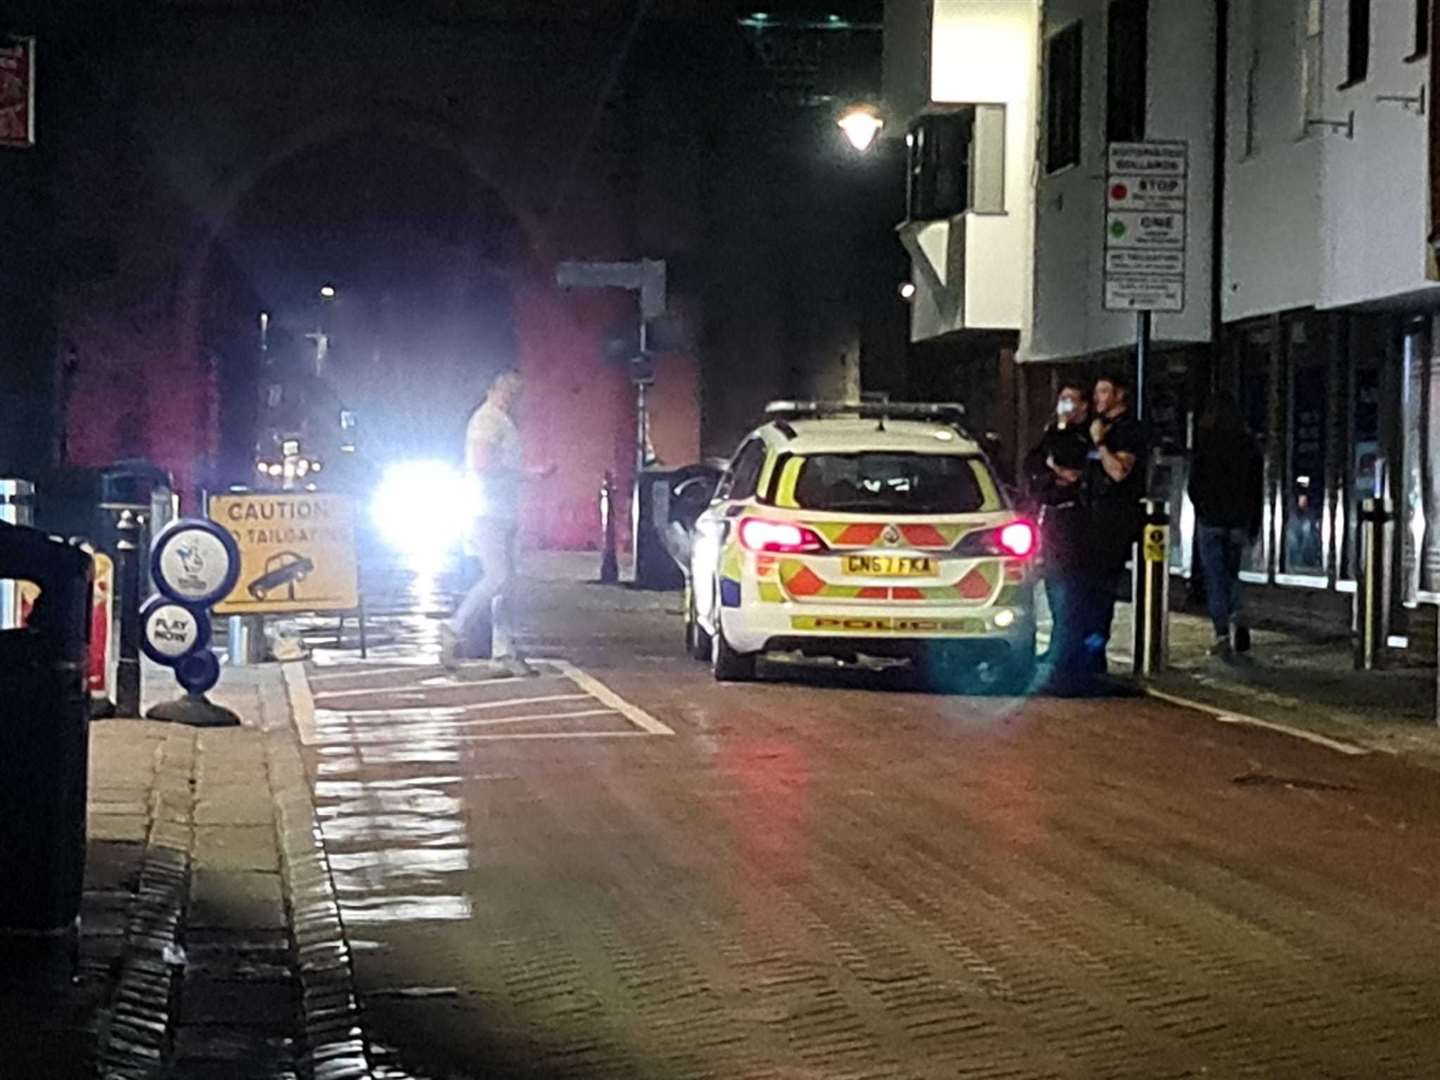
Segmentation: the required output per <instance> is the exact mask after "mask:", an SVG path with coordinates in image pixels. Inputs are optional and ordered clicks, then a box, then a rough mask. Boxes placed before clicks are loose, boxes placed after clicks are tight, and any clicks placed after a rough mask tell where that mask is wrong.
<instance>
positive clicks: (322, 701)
mask: <svg viewBox="0 0 1440 1080" xmlns="http://www.w3.org/2000/svg"><path fill="white" fill-rule="evenodd" d="M366 693H370V691H368V690H367V691H366ZM343 696H344V695H342V694H327V693H325V692H324V691H321V693H320V695H319V703H318V704H317V706H316V707H317V708H319V709H320V710H321V711H322V712H344V713H346V714H347V715H349V716H363V715H365V714H366V713H392V712H393V713H405V712H414V711H415V710H416V709H420V708H421V706H418V705H402V706H400V707H399V708H388V709H387V708H377V709H332V708H331V707H330V705H329V702H330V701H332V700H333V699H335V698H337V697H343ZM391 696H392V697H401V698H417V697H418V698H420V699H421V700H424V695H423V694H395V693H392V694H391ZM588 697H590V695H589V694H540V695H538V696H536V697H514V698H498V699H496V700H494V701H455V702H449V703H446V704H442V703H440V702H436V703H435V704H433V705H429V706H425V707H424V709H423V711H430V710H434V709H464V710H466V711H469V710H471V709H501V708H504V707H505V706H507V705H529V704H530V703H531V702H534V701H580V700H583V699H585V698H588Z"/></svg>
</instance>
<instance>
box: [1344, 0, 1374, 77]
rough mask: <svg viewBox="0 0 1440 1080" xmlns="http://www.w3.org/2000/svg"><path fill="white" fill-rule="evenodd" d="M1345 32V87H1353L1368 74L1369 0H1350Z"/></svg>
mask: <svg viewBox="0 0 1440 1080" xmlns="http://www.w3.org/2000/svg"><path fill="white" fill-rule="evenodd" d="M1346 30H1347V34H1346V49H1345V56H1346V64H1345V85H1346V86H1354V85H1355V84H1356V83H1361V82H1364V81H1365V79H1366V77H1367V76H1368V75H1369V74H1370V0H1350V25H1349V26H1348V27H1347V28H1346Z"/></svg>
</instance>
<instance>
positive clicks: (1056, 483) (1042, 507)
mask: <svg viewBox="0 0 1440 1080" xmlns="http://www.w3.org/2000/svg"><path fill="white" fill-rule="evenodd" d="M1089 411H1090V408H1089V400H1088V398H1087V396H1086V394H1085V388H1084V387H1083V386H1082V385H1081V384H1080V383H1078V382H1067V383H1065V384H1064V385H1062V386H1061V387H1060V393H1059V396H1058V397H1057V398H1056V400H1055V419H1054V420H1052V421H1051V422H1050V423H1049V424H1048V425H1047V426H1046V428H1045V433H1044V434H1043V435H1041V437H1040V441H1039V442H1038V443H1037V444H1036V445H1035V448H1034V449H1033V450H1031V451H1030V453H1029V454H1027V455H1026V457H1025V480H1026V489H1027V493H1028V495H1029V497H1030V501H1031V503H1032V505H1034V506H1035V507H1036V512H1037V513H1038V514H1039V517H1040V536H1041V544H1040V554H1041V559H1042V560H1043V563H1042V573H1043V576H1044V581H1045V598H1046V600H1047V601H1048V603H1049V606H1050V618H1051V626H1050V647H1049V648H1048V649H1047V650H1046V652H1045V654H1044V655H1043V656H1042V657H1041V660H1042V661H1044V662H1046V663H1048V664H1049V665H1050V667H1051V670H1052V679H1063V678H1068V677H1072V676H1074V675H1077V674H1079V673H1080V672H1082V671H1083V670H1084V667H1085V660H1084V651H1083V644H1084V639H1085V625H1086V624H1085V612H1086V608H1085V602H1084V601H1085V595H1084V591H1083V585H1084V572H1085V559H1086V546H1087V542H1088V530H1087V525H1088V518H1087V515H1086V506H1085V497H1084V496H1085V486H1084V479H1085V468H1086V462H1087V459H1088V456H1089V452H1090V431H1089Z"/></svg>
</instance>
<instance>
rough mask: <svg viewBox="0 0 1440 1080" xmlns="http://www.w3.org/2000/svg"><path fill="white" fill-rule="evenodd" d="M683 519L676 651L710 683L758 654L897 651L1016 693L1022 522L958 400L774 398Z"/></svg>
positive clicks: (1025, 594)
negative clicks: (695, 663)
mask: <svg viewBox="0 0 1440 1080" xmlns="http://www.w3.org/2000/svg"><path fill="white" fill-rule="evenodd" d="M766 412H767V416H768V418H769V420H768V422H767V423H766V424H764V425H763V426H762V427H760V428H758V429H757V430H755V431H754V432H752V433H751V434H750V435H749V436H748V437H747V438H746V439H745V440H744V441H743V443H742V444H741V446H740V448H739V450H738V451H737V452H736V454H735V456H734V458H733V459H732V460H731V462H730V464H729V466H728V468H727V469H726V471H725V473H724V475H723V476H722V477H721V479H720V482H719V485H718V486H717V488H716V491H715V498H714V501H713V502H712V503H711V504H710V506H709V508H708V509H707V510H706V511H705V512H704V513H703V514H701V515H700V517H699V518H698V519H697V521H696V523H695V529H694V535H693V537H692V543H691V555H690V575H689V587H688V589H687V591H686V602H685V609H686V619H685V621H686V634H685V637H686V646H687V649H688V651H689V652H690V654H691V655H692V656H694V657H695V658H696V659H708V660H709V661H710V662H711V665H712V667H713V669H714V673H715V677H716V678H717V679H719V680H721V681H743V680H748V679H751V678H754V676H755V673H756V663H757V661H758V660H759V658H760V657H761V656H762V655H764V654H766V653H783V654H790V655H792V656H793V654H796V653H799V654H803V655H806V656H826V657H831V658H834V659H838V660H841V661H855V660H858V659H860V658H861V657H871V658H878V659H882V660H892V661H895V660H908V661H910V662H912V663H916V664H919V665H921V666H922V667H923V671H924V673H925V674H926V675H927V677H928V678H929V679H930V680H931V681H932V682H934V683H937V684H940V685H942V686H944V687H945V688H949V689H976V690H985V691H993V692H1007V693H1008V692H1021V691H1023V690H1024V689H1026V688H1027V687H1028V685H1029V683H1030V680H1031V678H1032V675H1033V672H1034V667H1035V607H1034V602H1033V576H1034V556H1035V554H1036V548H1037V545H1038V542H1039V533H1038V531H1037V529H1036V528H1035V526H1034V524H1032V523H1031V522H1030V521H1027V520H1026V519H1025V518H1024V517H1022V516H1021V515H1019V514H1017V513H1016V512H1015V511H1014V510H1012V509H1011V507H1010V504H1009V500H1008V498H1007V496H1006V494H1005V492H1004V490H1003V489H1002V487H1001V485H1000V484H999V483H998V482H997V480H996V478H995V474H994V472H993V471H992V469H991V467H990V464H989V462H988V460H987V459H986V457H985V455H984V453H983V452H982V450H981V448H980V447H979V445H977V443H976V442H975V441H974V440H973V439H971V438H970V437H969V436H968V435H967V434H966V432H965V430H964V427H963V426H962V425H963V416H964V409H963V408H962V407H961V406H958V405H902V404H870V403H865V404H854V403H823V402H805V403H797V402H776V403H774V404H772V405H771V406H770V407H769V408H768V409H767V411H766Z"/></svg>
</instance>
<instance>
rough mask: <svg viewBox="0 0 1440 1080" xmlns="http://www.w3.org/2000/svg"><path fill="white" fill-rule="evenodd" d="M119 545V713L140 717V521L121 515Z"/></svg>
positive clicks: (116, 544)
mask: <svg viewBox="0 0 1440 1080" xmlns="http://www.w3.org/2000/svg"><path fill="white" fill-rule="evenodd" d="M117 529H118V531H119V539H118V540H117V541H116V543H115V580H116V585H117V588H116V596H115V602H116V603H117V604H118V605H119V606H120V655H119V660H118V661H117V663H116V666H115V713H116V715H117V716H139V715H140V522H139V521H138V520H137V519H136V517H135V515H134V514H133V513H132V512H131V511H129V510H122V511H121V512H120V521H119V524H118V526H117Z"/></svg>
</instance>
